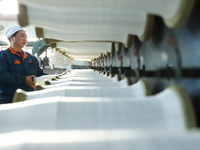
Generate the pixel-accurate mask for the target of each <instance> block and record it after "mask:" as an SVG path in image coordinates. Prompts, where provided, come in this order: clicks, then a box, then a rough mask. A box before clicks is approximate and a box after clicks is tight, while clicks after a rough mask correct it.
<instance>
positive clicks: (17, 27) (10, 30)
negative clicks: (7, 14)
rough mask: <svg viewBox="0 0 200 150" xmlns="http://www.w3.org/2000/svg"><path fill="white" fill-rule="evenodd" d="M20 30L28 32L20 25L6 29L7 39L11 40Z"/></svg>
mask: <svg viewBox="0 0 200 150" xmlns="http://www.w3.org/2000/svg"><path fill="white" fill-rule="evenodd" d="M19 30H23V31H26V30H25V29H24V28H22V27H20V26H19V25H13V26H9V27H7V28H6V34H5V36H6V37H7V38H10V37H11V36H12V35H13V34H14V33H15V32H17V31H19Z"/></svg>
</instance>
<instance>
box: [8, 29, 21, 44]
mask: <svg viewBox="0 0 200 150" xmlns="http://www.w3.org/2000/svg"><path fill="white" fill-rule="evenodd" d="M18 32H19V31H17V32H15V33H14V34H13V35H11V36H10V38H11V37H12V36H13V37H15V36H16V35H17V33H18ZM10 38H8V40H9V41H10V42H11V40H10Z"/></svg>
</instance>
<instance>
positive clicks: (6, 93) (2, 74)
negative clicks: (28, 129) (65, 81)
mask: <svg viewBox="0 0 200 150" xmlns="http://www.w3.org/2000/svg"><path fill="white" fill-rule="evenodd" d="M5 36H6V37H7V38H8V40H9V41H10V47H9V48H7V49H6V50H3V51H0V103H1V104H2V103H11V102H12V99H13V96H14V93H15V91H16V90H17V89H18V88H20V89H22V90H25V91H33V90H34V88H35V83H34V82H33V80H32V78H33V77H38V76H42V75H46V73H44V72H43V70H42V69H41V68H40V67H39V62H38V60H37V58H36V57H35V56H33V55H31V54H30V53H27V52H24V51H23V50H22V48H23V47H24V46H25V45H26V43H27V35H26V31H25V29H24V28H22V27H20V26H18V25H14V26H10V27H8V28H7V29H6V34H5Z"/></svg>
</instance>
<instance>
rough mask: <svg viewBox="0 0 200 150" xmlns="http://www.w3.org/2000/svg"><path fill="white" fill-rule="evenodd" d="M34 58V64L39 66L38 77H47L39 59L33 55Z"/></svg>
mask: <svg viewBox="0 0 200 150" xmlns="http://www.w3.org/2000/svg"><path fill="white" fill-rule="evenodd" d="M32 57H33V60H34V62H35V63H36V64H37V77H39V76H43V75H47V74H46V73H44V71H43V70H42V69H41V68H40V66H39V61H38V59H37V58H36V57H35V56H33V55H32Z"/></svg>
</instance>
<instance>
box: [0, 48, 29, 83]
mask: <svg viewBox="0 0 200 150" xmlns="http://www.w3.org/2000/svg"><path fill="white" fill-rule="evenodd" d="M25 83H26V76H22V75H21V74H19V73H11V72H9V71H8V63H7V61H6V59H5V55H4V53H3V52H0V84H13V85H19V84H25Z"/></svg>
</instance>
